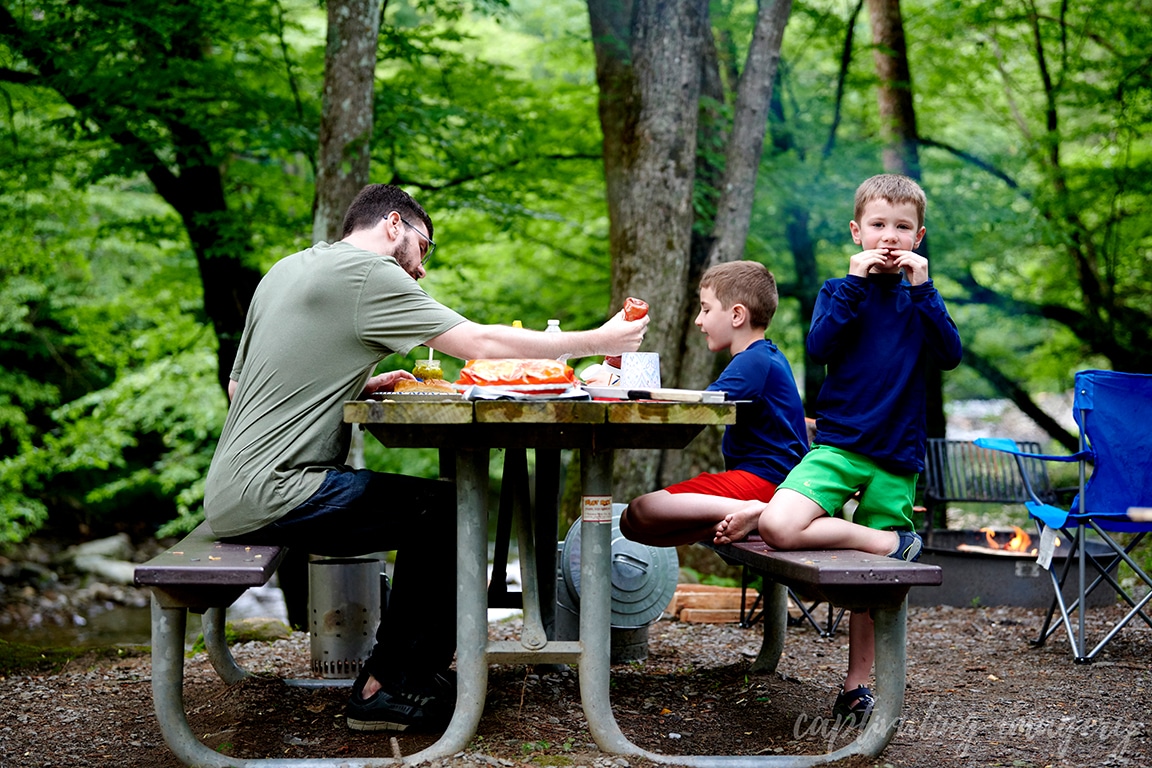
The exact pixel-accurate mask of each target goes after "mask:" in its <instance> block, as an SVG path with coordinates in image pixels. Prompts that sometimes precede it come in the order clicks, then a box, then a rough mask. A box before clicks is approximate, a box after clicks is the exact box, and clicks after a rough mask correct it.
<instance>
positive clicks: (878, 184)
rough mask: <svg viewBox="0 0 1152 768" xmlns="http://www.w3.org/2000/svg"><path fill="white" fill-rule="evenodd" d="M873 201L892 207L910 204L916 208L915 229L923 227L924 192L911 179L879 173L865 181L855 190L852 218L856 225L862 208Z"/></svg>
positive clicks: (925, 199) (895, 174) (925, 201)
mask: <svg viewBox="0 0 1152 768" xmlns="http://www.w3.org/2000/svg"><path fill="white" fill-rule="evenodd" d="M873 200H887V201H888V202H889V203H891V204H892V205H904V204H905V203H911V204H912V205H914V206H915V207H916V218H917V221H916V227H917V228H920V227H922V226H924V208H925V207H926V206H927V204H928V201H927V198H926V197H925V195H924V190H923V189H921V188H920V185H919V184H917V183H916V182H915V181H913V180H912V179H910V178H908V177H907V176H901V175H900V174H898V173H881V174H879V175H878V176H873V177H872V178H870V179H867V180H866V181H865V182H864V183H863V184H861V185H860V186H859V187H857V188H856V209H855V210H854V211H853V213H852V218H853V219H855V220H856V222H857V223H859V221H860V217H861V216H863V215H864V207H865V206H866V205H868V203H870V202H872V201H873Z"/></svg>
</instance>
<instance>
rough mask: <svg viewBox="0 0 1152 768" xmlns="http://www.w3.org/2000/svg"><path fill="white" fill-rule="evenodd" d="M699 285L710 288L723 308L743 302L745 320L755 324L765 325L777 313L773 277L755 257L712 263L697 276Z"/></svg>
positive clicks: (763, 326)
mask: <svg viewBox="0 0 1152 768" xmlns="http://www.w3.org/2000/svg"><path fill="white" fill-rule="evenodd" d="M700 288H701V289H704V288H711V289H712V292H713V293H715V294H716V299H717V301H719V302H720V306H722V307H723V308H724V309H730V308H732V307H733V306H734V305H736V304H743V305H744V307H745V308H746V309H747V310H748V321H749V322H750V323H751V324H752V325H753V326H754V327H756V328H765V329H766V328H767V327H768V326H769V325H771V323H772V318H773V317H774V316H775V315H776V306H777V305H778V304H779V302H780V297H779V295H778V294H777V292H776V278H775V277H773V276H772V273H771V272H769V271H768V268H767V267H765V266H764V265H763V264H760V263H759V262H755V261H729V262H726V263H724V264H717V265H716V266H714V267H711V268H710V269H709V270H708V271H707V272H705V273H704V276H703V277H701V278H700Z"/></svg>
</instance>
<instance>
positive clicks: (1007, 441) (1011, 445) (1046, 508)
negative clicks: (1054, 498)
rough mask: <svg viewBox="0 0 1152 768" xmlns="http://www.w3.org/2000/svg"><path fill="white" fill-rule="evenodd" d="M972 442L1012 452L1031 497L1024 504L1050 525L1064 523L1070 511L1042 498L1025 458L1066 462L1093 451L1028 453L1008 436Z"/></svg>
mask: <svg viewBox="0 0 1152 768" xmlns="http://www.w3.org/2000/svg"><path fill="white" fill-rule="evenodd" d="M972 444H973V445H975V446H976V447H978V448H984V449H986V450H990V451H1001V452H1002V453H1008V454H1011V455H1012V456H1013V457H1014V458H1015V459H1016V468H1017V469H1018V470H1019V471H1020V479H1021V481H1022V482H1023V483H1024V490H1025V491H1026V492H1027V493H1028V496H1029V497H1030V498H1031V501H1028V502H1025V504H1024V506H1026V507H1027V508H1028V511H1029V513H1031V514H1032V516H1033V517H1038V518H1040V519H1041V520H1043V521H1044V522H1045V523H1047V524H1048V525H1049V526H1052V527H1057V528H1058V527H1060V525H1063V520H1064V519H1065V518H1067V516H1068V512H1067V511H1066V510H1062V509H1060V508H1059V507H1054V506H1052V505H1051V504H1048V503H1047V502H1045V501H1043V500H1042V499H1041V498H1040V496H1039V495H1038V494H1037V493H1036V490H1035V489H1034V488H1033V487H1032V478H1031V477H1029V475H1028V468H1027V467H1026V466H1025V465H1024V459H1036V460H1039V461H1064V462H1071V461H1080V460H1082V459H1086V458H1088V457H1090V456H1091V455H1092V452H1091V451H1078V452H1077V453H1074V454H1073V455H1071V456H1057V455H1052V454H1046V453H1028V452H1026V451H1021V450H1020V448H1019V446H1018V445H1017V444H1016V441H1015V440H1013V439H1011V438H1008V437H978V438H976V439H975V440H973V441H972ZM1056 520H1059V521H1060V523H1059V524H1054V522H1055V521H1056ZM1050 521H1052V522H1050Z"/></svg>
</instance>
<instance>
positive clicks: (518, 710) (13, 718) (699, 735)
mask: <svg viewBox="0 0 1152 768" xmlns="http://www.w3.org/2000/svg"><path fill="white" fill-rule="evenodd" d="M1040 619H1041V615H1040V612H1039V611H1037V610H1032V609H1023V608H948V607H932V608H917V607H913V608H911V609H910V610H909V626H908V686H907V692H906V697H905V710H904V711H905V715H906V720H905V721H904V723H903V724H902V726H901V727H900V730H899V732H898V733H897V735H896V737H895V739H894V740H893V742H892V743H891V744H890V745H889V746H888V748H887V750H886V751H885V752H884V753H883V754H882V755H881V756H880V757H879V758H876V759H860V758H857V759H852V760H849V761H845V762H843V763H841V765H842V766H848V767H849V768H864V767H865V766H894V767H895V768H912V767H913V766H915V767H916V768H920V767H924V768H928V767H931V768H936V767H937V766H1014V767H1017V768H1040V767H1042V766H1053V768H1056V767H1058V766H1059V767H1061V768H1063V767H1066V766H1084V767H1088V766H1092V767H1094V768H1095V767H1099V766H1147V765H1152V725H1150V724H1149V714H1148V713H1149V709H1148V706H1147V702H1148V700H1149V698H1152V664H1150V660H1152V630H1150V629H1149V628H1148V627H1147V626H1144V625H1141V626H1139V627H1131V628H1129V629H1127V630H1125V631H1124V632H1123V633H1121V635H1120V636H1119V637H1118V639H1117V640H1116V641H1114V643H1113V644H1112V646H1111V649H1110V650H1109V651H1107V652H1106V653H1104V654H1103V656H1102V658H1101V659H1100V660H1099V661H1097V662H1096V663H1094V664H1091V665H1087V666H1078V665H1075V664H1073V663H1072V660H1071V658H1070V655H1069V653H1068V651H1067V644H1066V642H1065V641H1064V640H1062V639H1053V640H1052V641H1051V642H1050V643H1049V644H1048V645H1047V646H1045V647H1041V648H1032V647H1030V646H1029V644H1028V642H1027V638H1028V637H1029V636H1030V635H1031V634H1032V633H1033V632H1034V630H1035V628H1036V627H1037V626H1039V622H1040ZM517 629H518V622H517V621H515V620H510V621H508V622H504V623H501V624H496V625H493V627H492V634H493V636H494V637H506V636H510V635H513V634H515V632H516V631H517ZM649 634H650V641H649V657H648V659H647V660H646V661H643V662H632V663H629V664H623V665H617V666H615V667H614V668H613V673H612V700H613V710H614V712H615V715H616V719H617V721H618V722H619V724H620V727H621V729H622V730H623V732H624V734H625V735H626V736H627V737H628V738H629V739H630V740H631V741H632V742H634V743H635V744H637V745H639V746H640V747H643V748H644V749H646V750H649V751H652V752H657V753H662V754H668V755H677V754H709V753H716V754H734V755H774V754H782V753H785V754H786V753H819V752H824V751H826V750H827V749H828V748H829V746H833V747H835V746H839V745H842V744H843V743H844V742H845V741H846V740H847V738H848V737H847V736H846V734H843V733H836V732H835V730H834V729H831V728H830V727H829V726H830V724H829V722H828V721H827V719H826V718H827V716H828V713H829V709H830V706H831V703H832V700H833V698H834V696H835V690H836V687H837V686H838V685H839V683H840V681H841V675H842V674H843V671H844V669H845V668H846V663H847V660H846V643H847V636H846V634H845V631H844V629H841V630H840V631H839V632H838V633H837V634H835V635H834V636H833V637H832V638H830V639H823V638H821V637H820V636H819V635H818V633H817V632H816V631H814V630H813V629H812V628H811V627H809V626H799V627H793V628H790V629H789V631H788V638H787V643H786V648H785V655H784V658H783V659H782V660H781V664H780V668H779V670H778V672H777V673H775V674H771V675H751V674H749V672H748V666H749V663H750V661H751V659H752V658H753V657H754V656H755V653H756V650H757V649H758V647H759V642H760V629H759V627H757V628H754V629H741V628H739V627H738V626H735V625H705V624H685V623H680V622H672V621H661V622H658V623H656V624H655V625H653V626H652V627H651V628H650V633H649ZM233 650H234V654H235V656H236V658H237V660H238V661H239V662H240V663H241V664H242V665H243V666H245V667H246V668H247V669H249V670H252V671H253V672H256V673H258V676H257V677H255V678H252V679H250V680H247V681H245V682H242V683H239V684H237V685H235V686H231V687H229V686H227V685H225V684H224V683H222V682H221V681H220V680H219V679H218V678H217V677H216V675H215V673H214V672H213V671H212V668H211V666H210V664H209V663H208V661H207V659H206V657H205V655H204V654H202V653H201V654H196V655H194V656H191V657H190V658H189V660H188V662H187V678H186V684H185V690H184V695H185V702H186V705H187V709H188V711H189V713H190V721H191V724H192V727H193V729H194V730H195V732H196V733H197V734H198V735H200V736H202V737H203V738H204V741H205V742H206V743H207V744H209V745H211V746H212V747H214V748H216V749H217V750H219V751H220V752H222V753H225V754H229V755H232V756H235V757H238V758H254V757H285V758H297V759H308V758H321V757H344V758H349V757H357V756H361V757H362V756H379V757H390V756H394V755H395V754H397V753H399V754H413V753H415V752H417V751H419V750H420V749H421V748H423V747H424V746H426V745H427V744H428V743H430V741H431V739H430V738H429V737H427V736H414V735H400V736H399V737H397V738H396V739H395V742H393V740H392V739H391V738H390V736H389V735H388V734H359V733H353V732H351V731H349V730H347V729H346V727H345V726H344V723H343V704H344V699H345V697H346V695H347V694H346V692H345V691H344V690H340V689H336V690H332V689H321V690H314V689H302V688H298V687H288V686H285V685H284V684H283V683H282V682H281V679H282V678H292V677H310V676H311V675H310V669H309V666H310V651H309V645H308V638H307V635H306V634H304V633H294V634H293V635H292V636H291V637H290V638H288V639H286V640H279V641H276V642H272V643H244V644H241V645H238V646H236V647H234V649H233ZM150 674H151V664H150V658H149V656H148V655H147V651H146V649H142V648H120V649H108V650H104V651H90V652H87V653H85V654H84V655H81V656H79V657H77V658H73V659H71V660H70V661H67V662H66V663H63V664H62V665H59V664H57V663H56V662H54V661H53V660H52V659H50V658H43V659H39V660H37V659H33V660H32V668H31V669H26V670H24V671H15V672H11V673H9V674H8V675H7V676H6V677H2V678H0V702H3V704H2V706H0V766H5V767H6V768H17V767H24V766H36V767H37V768H48V767H49V766H95V765H115V766H124V767H125V768H170V767H171V768H175V766H178V765H179V764H178V762H177V761H176V759H175V757H174V756H173V755H172V753H171V752H170V751H169V750H168V748H167V746H166V745H165V743H164V740H163V738H162V736H161V734H160V731H159V728H158V726H157V723H156V720H155V717H154V715H153V711H152V697H151V689H150ZM434 764H435V765H437V766H450V767H452V766H471V765H487V766H519V765H538V766H558V765H559V766H569V765H570V766H598V767H599V768H647V766H649V765H650V763H649V761H647V760H644V759H640V758H635V757H628V758H624V757H618V756H611V755H606V754H604V753H602V752H600V751H598V750H597V749H596V747H595V746H594V744H593V743H592V739H591V736H590V734H589V732H588V728H587V723H586V721H585V719H584V715H583V712H582V710H581V708H580V703H579V696H578V686H577V679H576V673H575V670H569V669H563V671H552V672H546V673H543V674H538V673H537V672H536V671H534V670H533V669H530V668H525V667H512V666H500V667H493V670H492V673H491V676H490V683H489V692H488V700H487V702H486V707H485V714H484V717H483V719H482V721H481V724H480V731H479V733H478V735H477V736H476V737H475V738H474V739H473V741H472V743H471V744H470V746H469V747H468V749H467V750H466V751H464V752H462V753H460V754H458V755H456V756H454V757H452V758H450V759H445V760H439V761H436V762H435V763H434Z"/></svg>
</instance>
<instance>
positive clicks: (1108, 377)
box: [975, 371, 1152, 663]
mask: <svg viewBox="0 0 1152 768" xmlns="http://www.w3.org/2000/svg"><path fill="white" fill-rule="evenodd" d="M1072 407H1073V416H1074V417H1075V419H1076V423H1077V425H1079V427H1080V450H1079V451H1078V452H1077V453H1076V454H1074V455H1072V456H1047V455H1043V454H1034V453H1024V452H1022V451H1020V450H1019V449H1018V448H1017V446H1016V443H1015V441H1013V440H1006V439H1003V438H978V439H977V440H976V441H975V442H976V444H977V445H980V446H982V447H985V448H992V449H995V450H1000V451H1004V452H1006V453H1011V454H1015V456H1016V463H1017V466H1018V467H1019V468H1020V472H1021V475H1022V477H1023V479H1024V483H1025V486H1026V487H1028V490H1029V494H1030V496H1031V500H1030V501H1027V502H1025V506H1026V507H1027V508H1028V513H1029V514H1030V515H1031V516H1032V518H1033V519H1034V520H1036V524H1037V528H1038V529H1039V530H1040V531H1041V533H1042V534H1043V531H1044V527H1045V526H1047V527H1048V528H1051V529H1054V530H1056V531H1059V532H1060V533H1062V534H1063V535H1064V537H1066V539H1067V540H1068V541H1069V542H1070V543H1071V545H1072V550H1071V553H1070V555H1069V556H1068V557H1067V558H1066V559H1065V561H1064V566H1063V568H1061V569H1056V568H1054V567H1049V569H1048V571H1049V574H1050V575H1051V577H1052V584H1053V587H1054V588H1055V597H1054V599H1053V601H1052V606H1051V607H1050V608H1049V609H1048V617H1047V618H1046V619H1045V621H1044V627H1043V628H1042V629H1041V631H1040V635H1039V637H1037V639H1036V640H1035V641H1034V643H1035V644H1036V645H1042V644H1043V643H1044V641H1045V640H1047V639H1048V637H1049V636H1051V635H1052V633H1053V632H1055V631H1056V630H1058V629H1059V627H1060V625H1061V624H1063V626H1064V627H1065V629H1066V630H1067V632H1068V641H1069V642H1070V643H1071V645H1072V655H1073V658H1074V659H1075V660H1076V662H1077V663H1087V662H1090V661H1092V660H1093V659H1094V658H1095V657H1096V654H1098V653H1099V652H1100V651H1101V649H1103V648H1104V646H1105V645H1107V644H1108V643H1109V642H1110V641H1111V640H1112V638H1113V637H1115V636H1116V633H1117V632H1119V631H1120V630H1121V629H1123V628H1124V627H1125V625H1127V624H1128V623H1129V622H1130V621H1131V620H1132V619H1134V618H1136V617H1137V616H1139V617H1140V618H1141V619H1143V621H1144V622H1145V623H1146V624H1147V625H1148V626H1149V627H1152V619H1149V617H1148V614H1147V613H1146V612H1145V610H1144V608H1145V606H1146V605H1147V604H1148V602H1149V600H1152V578H1150V577H1149V576H1148V574H1147V573H1145V572H1144V570H1143V569H1142V568H1141V567H1140V565H1139V564H1138V563H1137V562H1136V561H1135V560H1133V558H1132V557H1131V552H1132V551H1133V550H1134V549H1136V547H1137V546H1138V545H1139V544H1140V542H1141V541H1142V540H1143V539H1144V537H1145V535H1146V534H1147V533H1148V532H1149V531H1152V520H1149V519H1148V517H1149V516H1148V515H1147V512H1146V510H1147V508H1149V507H1152V375H1147V374H1139V373H1117V372H1115V371H1081V372H1079V373H1077V374H1076V390H1075V394H1074V398H1073V405H1072ZM1028 458H1032V459H1041V460H1045V461H1067V462H1077V463H1079V466H1080V488H1079V493H1078V494H1077V495H1076V497H1075V499H1073V501H1072V505H1071V508H1070V509H1068V510H1065V509H1062V508H1060V507H1057V506H1054V505H1052V504H1046V503H1044V502H1043V501H1041V500H1040V499H1039V498H1038V497H1037V495H1036V494H1035V493H1034V492H1033V491H1032V488H1031V481H1030V479H1029V477H1028V472H1027V469H1026V467H1025V461H1024V460H1025V459H1028ZM1130 510H1132V514H1129V511H1130ZM1140 510H1145V511H1144V512H1141V511H1140ZM1090 532H1091V533H1094V534H1095V535H1094V536H1091V537H1089V535H1088V534H1089V533H1090ZM1089 538H1091V539H1092V540H1093V541H1095V540H1096V539H1097V538H1098V539H1099V542H1100V543H1101V544H1103V545H1105V546H1103V547H1100V546H1098V545H1090V542H1089ZM1073 562H1075V563H1076V566H1077V574H1078V579H1079V581H1078V583H1077V584H1076V589H1075V592H1074V597H1073V599H1071V600H1069V599H1068V598H1067V597H1066V596H1065V592H1064V584H1065V581H1066V580H1067V578H1068V576H1069V574H1070V572H1071V570H1072V564H1073ZM1121 562H1123V563H1125V564H1127V566H1128V567H1129V568H1130V569H1131V570H1132V572H1133V573H1134V574H1135V575H1136V576H1137V577H1138V578H1139V579H1140V581H1141V582H1142V583H1141V584H1139V585H1138V586H1139V591H1140V592H1142V593H1143V594H1142V595H1141V594H1129V592H1128V591H1126V590H1124V589H1123V588H1122V587H1121V585H1120V581H1119V579H1118V578H1117V576H1116V573H1117V570H1118V568H1119V567H1120V563H1121ZM1056 570H1060V571H1061V572H1060V573H1059V574H1057V573H1056ZM1089 571H1090V572H1091V579H1092V580H1091V581H1088V578H1089ZM1102 585H1107V587H1104V588H1105V589H1108V588H1111V589H1112V590H1115V592H1116V594H1118V595H1119V596H1120V598H1121V599H1123V600H1124V601H1125V602H1126V603H1127V604H1128V606H1129V608H1130V610H1129V611H1128V612H1127V613H1126V614H1125V615H1124V617H1123V618H1121V619H1120V620H1119V621H1117V622H1116V623H1115V624H1114V625H1113V626H1112V627H1110V628H1109V629H1108V632H1107V634H1105V635H1104V637H1103V639H1102V640H1100V642H1099V643H1097V645H1096V646H1095V647H1094V648H1092V649H1091V650H1088V646H1087V643H1086V638H1085V615H1086V612H1087V607H1088V603H1087V598H1088V596H1089V595H1090V594H1091V593H1092V592H1093V591H1094V590H1095V589H1097V588H1098V587H1101V586H1102ZM1132 591H1133V593H1135V592H1136V590H1132ZM1072 594H1073V593H1071V592H1070V593H1069V596H1070V597H1071V596H1072ZM1057 609H1059V611H1060V622H1058V623H1055V624H1054V623H1053V621H1052V620H1053V617H1054V615H1055V612H1056V610H1057ZM1074 615H1075V617H1076V618H1077V619H1078V621H1077V623H1076V627H1075V629H1074V628H1073V621H1072V619H1073V616H1074Z"/></svg>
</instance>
